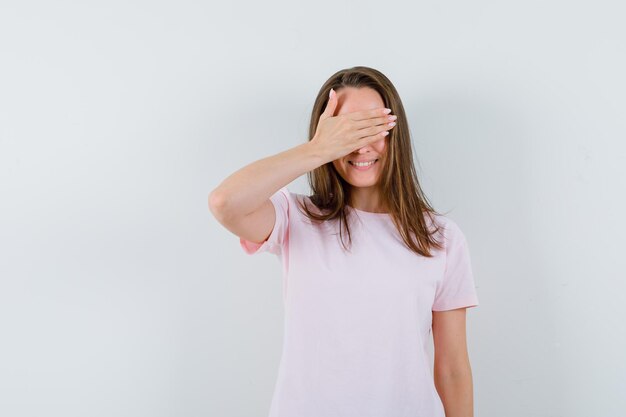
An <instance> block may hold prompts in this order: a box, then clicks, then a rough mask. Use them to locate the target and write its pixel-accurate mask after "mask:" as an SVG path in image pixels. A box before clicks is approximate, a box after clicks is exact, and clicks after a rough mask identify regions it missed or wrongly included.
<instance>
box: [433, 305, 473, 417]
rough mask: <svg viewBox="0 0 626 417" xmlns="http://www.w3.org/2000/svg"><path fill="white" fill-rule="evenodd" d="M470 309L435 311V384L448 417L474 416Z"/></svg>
mask: <svg viewBox="0 0 626 417" xmlns="http://www.w3.org/2000/svg"><path fill="white" fill-rule="evenodd" d="M465 317H466V309H465V308H458V309H455V310H448V311H433V342H434V348H435V369H434V377H435V386H436V388H437V392H438V393H439V396H440V397H441V401H442V403H443V406H444V409H445V414H446V417H473V416H474V394H473V385H472V369H471V366H470V361H469V356H468V353H467V342H466V334H465V321H466V320H465Z"/></svg>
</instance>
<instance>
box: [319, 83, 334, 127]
mask: <svg viewBox="0 0 626 417" xmlns="http://www.w3.org/2000/svg"><path fill="white" fill-rule="evenodd" d="M336 108H337V92H336V91H335V90H334V89H332V88H331V89H330V92H329V96H328V102H327V103H326V108H325V109H324V112H322V115H321V116H320V120H323V119H326V118H328V117H333V116H334V114H335V109H336Z"/></svg>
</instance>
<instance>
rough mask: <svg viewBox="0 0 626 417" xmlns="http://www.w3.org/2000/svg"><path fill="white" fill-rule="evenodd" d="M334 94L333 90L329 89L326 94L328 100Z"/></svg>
mask: <svg viewBox="0 0 626 417" xmlns="http://www.w3.org/2000/svg"><path fill="white" fill-rule="evenodd" d="M334 92H335V90H334V89H332V88H331V89H330V91H329V92H328V98H332V97H333V93H334Z"/></svg>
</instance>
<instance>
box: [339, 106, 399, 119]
mask: <svg viewBox="0 0 626 417" xmlns="http://www.w3.org/2000/svg"><path fill="white" fill-rule="evenodd" d="M389 113H391V110H390V109H386V108H384V107H380V108H378V109H371V110H361V111H355V112H352V113H346V114H345V115H346V116H347V117H348V118H349V119H350V120H367V119H371V118H373V117H382V116H386V115H388V114H389Z"/></svg>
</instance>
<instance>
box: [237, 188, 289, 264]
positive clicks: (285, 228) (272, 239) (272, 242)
mask: <svg viewBox="0 0 626 417" xmlns="http://www.w3.org/2000/svg"><path fill="white" fill-rule="evenodd" d="M270 201H271V202H272V204H273V205H274V212H275V213H276V222H275V223H274V228H273V229H272V232H271V233H270V235H269V237H268V238H267V239H266V240H265V241H264V242H262V243H257V242H252V241H250V240H246V239H244V238H242V237H240V238H239V244H240V246H241V248H242V249H243V250H244V252H245V253H246V254H248V255H254V254H257V253H261V252H269V253H273V254H274V255H282V253H283V249H284V245H286V244H287V239H288V233H289V190H288V189H287V187H283V188H281V189H280V190H278V191H276V193H274V194H273V195H272V196H271V197H270Z"/></svg>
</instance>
